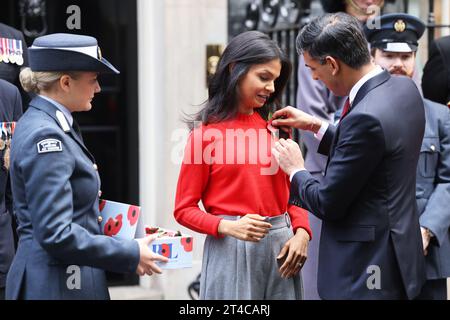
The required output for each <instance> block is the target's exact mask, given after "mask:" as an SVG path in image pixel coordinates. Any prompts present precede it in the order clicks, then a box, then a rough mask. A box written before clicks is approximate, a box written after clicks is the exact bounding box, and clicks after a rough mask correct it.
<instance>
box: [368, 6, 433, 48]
mask: <svg viewBox="0 0 450 320" xmlns="http://www.w3.org/2000/svg"><path fill="white" fill-rule="evenodd" d="M378 24H379V26H380V28H377V27H376V25H378ZM425 28H426V26H425V24H424V23H423V22H422V20H420V19H419V18H417V17H415V16H412V15H410V14H405V13H390V14H385V15H382V16H380V17H376V18H375V23H373V24H372V23H368V24H365V25H364V33H365V35H366V38H367V41H368V42H369V43H370V46H371V47H372V48H379V49H382V50H384V51H390V52H415V51H417V48H418V46H419V39H420V38H421V37H422V35H423V33H424V32H425Z"/></svg>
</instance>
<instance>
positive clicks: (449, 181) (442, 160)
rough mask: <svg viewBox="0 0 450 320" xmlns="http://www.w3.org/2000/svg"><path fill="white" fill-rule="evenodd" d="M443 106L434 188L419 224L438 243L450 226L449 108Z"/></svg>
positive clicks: (442, 239) (441, 240)
mask: <svg viewBox="0 0 450 320" xmlns="http://www.w3.org/2000/svg"><path fill="white" fill-rule="evenodd" d="M444 108H445V107H444V106H443V107H442V110H445V113H444V116H442V117H441V118H440V119H439V139H440V146H441V153H440V155H439V160H438V164H437V167H436V180H435V188H434V190H433V193H432V194H431V196H430V198H429V200H428V202H427V206H426V207H425V210H424V212H423V213H422V215H421V216H420V225H421V226H422V227H425V228H427V229H430V230H431V232H432V233H433V234H434V235H435V236H436V239H437V242H438V244H439V245H440V244H441V243H442V242H443V241H444V239H445V238H446V237H447V235H448V232H449V228H450V210H449V209H448V204H449V202H450V110H449V109H448V108H445V109H444Z"/></svg>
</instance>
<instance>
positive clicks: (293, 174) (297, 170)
mask: <svg viewBox="0 0 450 320" xmlns="http://www.w3.org/2000/svg"><path fill="white" fill-rule="evenodd" d="M300 171H306V169H296V170H294V171H292V173H291V175H290V176H289V181H290V182H292V179H293V178H294V176H295V174H296V173H297V172H300Z"/></svg>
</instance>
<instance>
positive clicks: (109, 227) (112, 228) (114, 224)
mask: <svg viewBox="0 0 450 320" xmlns="http://www.w3.org/2000/svg"><path fill="white" fill-rule="evenodd" d="M122 217H123V216H122V214H119V215H118V216H117V217H116V218H115V219H113V218H109V219H108V222H106V224H105V228H104V229H103V233H104V234H105V235H106V236H110V237H112V236H115V235H116V234H118V233H119V231H120V229H122Z"/></svg>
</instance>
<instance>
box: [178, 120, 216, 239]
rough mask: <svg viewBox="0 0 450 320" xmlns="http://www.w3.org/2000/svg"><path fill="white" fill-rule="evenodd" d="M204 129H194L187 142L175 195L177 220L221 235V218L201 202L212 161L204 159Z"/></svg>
mask: <svg viewBox="0 0 450 320" xmlns="http://www.w3.org/2000/svg"><path fill="white" fill-rule="evenodd" d="M202 131H203V129H202V128H197V129H194V130H193V131H192V132H191V134H190V136H189V138H188V141H187V144H186V148H185V151H184V152H185V153H184V158H183V163H182V164H181V170H180V175H179V177H178V185H177V191H176V197H175V210H174V216H175V219H176V220H177V221H178V223H180V224H181V225H183V226H185V227H187V228H189V229H191V230H194V231H196V232H199V233H205V234H209V235H212V236H215V237H219V234H218V230H217V229H218V227H219V223H220V221H221V220H222V219H221V218H219V217H217V216H214V215H212V214H210V213H207V212H204V211H202V210H201V209H200V207H199V205H198V203H199V202H200V200H201V198H202V194H203V192H204V190H205V189H206V186H207V184H208V180H209V170H210V166H209V164H207V163H205V161H204V159H203V150H204V148H205V143H204V142H203V138H202Z"/></svg>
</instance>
